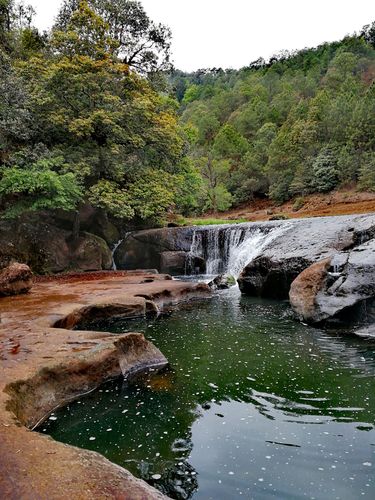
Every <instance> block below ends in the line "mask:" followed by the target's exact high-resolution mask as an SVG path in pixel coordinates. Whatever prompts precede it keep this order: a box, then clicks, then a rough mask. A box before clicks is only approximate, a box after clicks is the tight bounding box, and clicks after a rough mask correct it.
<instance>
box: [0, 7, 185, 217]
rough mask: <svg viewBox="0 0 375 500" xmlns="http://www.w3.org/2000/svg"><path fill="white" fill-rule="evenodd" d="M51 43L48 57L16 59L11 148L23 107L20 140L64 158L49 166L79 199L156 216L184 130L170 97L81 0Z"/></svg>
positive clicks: (166, 198)
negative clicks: (17, 89) (126, 57)
mask: <svg viewBox="0 0 375 500" xmlns="http://www.w3.org/2000/svg"><path fill="white" fill-rule="evenodd" d="M51 46H52V47H53V49H54V54H53V56H52V57H49V56H48V57H46V56H45V55H44V54H40V55H37V56H35V57H32V58H31V59H30V60H29V61H27V62H24V63H22V62H20V63H19V64H18V67H19V69H18V76H17V77H18V78H19V79H20V81H22V88H23V89H24V91H25V92H26V93H25V98H24V99H23V100H22V99H19V103H18V104H19V105H20V108H21V109H20V119H18V121H17V123H16V124H15V127H14V128H15V133H14V134H13V136H14V137H13V136H12V137H11V139H12V143H13V146H14V147H15V148H16V149H17V147H18V148H19V146H20V141H21V140H22V139H23V136H22V130H23V129H22V126H20V125H19V124H18V122H19V121H21V118H22V113H21V111H22V112H26V111H27V113H28V114H27V115H26V116H27V118H28V122H27V123H28V125H29V127H28V129H27V133H28V134H29V135H28V136H27V137H25V141H26V142H32V143H34V144H40V143H42V144H44V145H45V147H46V150H47V151H48V152H49V153H48V154H49V155H50V156H51V157H52V158H55V157H60V156H62V157H63V158H64V165H63V166H62V167H61V169H60V171H59V172H56V173H58V174H59V175H69V176H70V177H67V178H66V179H75V180H76V182H77V183H78V185H79V186H81V187H82V197H81V200H82V201H90V202H91V203H92V204H93V205H94V206H95V207H97V208H100V209H104V210H105V211H106V212H107V213H108V214H112V215H113V216H116V217H122V218H124V219H131V218H133V217H139V218H148V217H150V218H152V219H154V220H156V219H158V218H159V217H160V216H161V215H162V214H164V213H165V212H166V211H167V210H168V208H169V207H170V206H171V205H172V204H173V200H174V196H175V193H176V189H177V188H175V185H176V184H177V177H176V175H177V174H178V175H183V173H182V174H181V172H180V170H179V163H180V160H181V158H182V155H183V148H184V138H183V133H182V131H181V130H180V128H179V126H178V123H177V117H176V115H175V109H176V105H175V103H174V102H173V101H171V100H170V99H169V98H168V97H167V96H162V95H158V94H157V93H156V92H155V91H153V89H152V88H151V87H150V85H149V84H148V82H147V81H146V80H145V79H144V78H142V77H140V76H138V75H137V74H136V73H134V72H130V71H129V67H128V65H126V64H124V63H122V62H120V61H119V60H118V59H117V57H116V56H115V55H114V54H113V50H112V49H113V46H115V44H114V42H113V40H112V39H111V38H109V37H108V31H107V25H106V23H105V21H103V19H101V18H100V16H98V15H97V14H96V13H95V12H94V11H93V10H92V9H90V8H89V6H88V4H87V2H85V1H81V2H80V4H79V8H78V10H76V11H74V12H73V14H72V16H71V19H70V22H69V23H68V24H67V27H66V30H64V31H58V30H55V31H54V32H53V35H52V39H51ZM14 81H16V80H14ZM11 84H12V82H9V84H8V87H9V91H8V94H9V95H12V94H11V90H12V89H11ZM13 93H14V90H13ZM8 101H9V99H8ZM8 101H7V102H6V103H5V106H4V108H5V109H6V110H8V114H5V113H4V116H5V118H6V119H5V120H4V130H5V127H6V126H8V136H9V132H10V131H11V127H9V125H10V124H11V117H12V116H13V117H17V115H14V114H11V113H10V111H12V106H13V111H14V110H17V108H16V104H14V103H13V104H12V103H11V102H8ZM0 104H1V102H0ZM0 118H1V107H0ZM0 130H1V121H0ZM17 143H18V144H17ZM4 172H5V173H4V174H3V175H4V178H5V177H6V170H5V171H4ZM32 172H33V175H34V174H35V172H36V169H35V168H33V169H32ZM156 172H157V173H156ZM17 173H18V174H19V171H18V170H17ZM175 177H176V178H175ZM53 178H55V177H53ZM63 179H65V177H64V178H63ZM151 180H152V181H151ZM72 182H73V181H72ZM169 188H170V191H169V192H168V193H167V190H168V189H169ZM147 193H148V194H147ZM26 194H27V193H26V192H25V195H26ZM28 206H29V205H25V207H26V208H27V207H28ZM66 207H68V205H66Z"/></svg>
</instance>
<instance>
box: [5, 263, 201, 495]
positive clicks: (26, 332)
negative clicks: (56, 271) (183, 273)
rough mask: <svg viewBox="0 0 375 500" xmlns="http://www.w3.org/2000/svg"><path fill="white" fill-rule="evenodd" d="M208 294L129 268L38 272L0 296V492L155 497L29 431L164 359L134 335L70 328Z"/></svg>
mask: <svg viewBox="0 0 375 500" xmlns="http://www.w3.org/2000/svg"><path fill="white" fill-rule="evenodd" d="M209 295H210V291H209V288H208V287H207V286H206V285H204V284H195V283H185V282H181V281H172V280H171V279H170V277H169V276H166V275H159V274H150V273H147V272H136V273H118V274H117V273H100V274H99V275H98V276H97V279H94V278H93V276H91V279H89V280H86V279H85V276H84V275H83V276H81V279H80V278H79V276H75V277H73V278H71V279H69V277H64V278H63V279H60V280H57V281H54V280H45V281H43V280H42V282H40V283H36V284H35V285H34V287H33V288H32V290H31V292H29V293H28V294H26V295H19V296H16V297H6V298H3V299H1V301H0V317H1V322H0V345H1V351H0V353H1V354H0V356H1V364H2V367H3V370H2V375H3V376H2V379H1V382H0V386H1V387H0V452H1V453H0V469H1V470H2V474H1V477H0V496H1V497H2V498H38V499H44V498H45V499H47V498H48V499H54V498H56V499H61V498H67V497H69V496H70V497H72V498H92V497H95V498H129V499H130V498H131V499H146V498H147V499H151V498H163V495H161V494H160V493H159V492H158V491H157V490H155V489H153V488H152V487H150V486H149V485H148V484H146V483H145V482H143V481H141V480H139V479H136V478H135V477H134V476H132V475H131V474H130V473H129V472H127V471H126V470H124V469H122V468H121V467H118V466H116V465H115V464H112V463H111V462H109V461H108V460H106V459H105V458H104V457H102V456H101V455H99V454H97V453H94V452H90V451H87V450H81V449H77V448H74V447H71V446H67V445H64V444H62V443H58V442H55V441H53V440H52V439H51V438H49V437H47V436H44V435H41V434H38V433H35V432H32V431H31V429H32V428H34V427H35V426H36V425H38V424H39V423H40V422H42V421H43V419H45V418H46V417H47V416H48V415H49V414H50V413H51V412H52V411H53V410H54V409H56V408H57V407H59V406H61V405H64V404H66V403H67V402H69V401H70V400H72V399H75V398H77V397H79V396H81V395H82V394H84V393H87V392H89V391H91V390H93V389H95V388H96V387H98V386H99V385H101V384H102V383H103V382H105V381H106V380H109V379H111V378H115V377H119V376H120V375H121V374H123V375H124V376H125V377H128V378H131V377H132V376H134V375H135V374H136V373H138V372H139V371H145V370H148V369H153V370H157V369H160V368H162V367H164V366H166V365H167V363H168V362H167V360H166V359H165V357H164V356H163V355H162V353H160V351H158V350H157V349H156V348H155V346H153V345H152V344H151V343H150V342H148V341H147V340H146V339H145V338H144V337H143V335H142V334H137V333H131V334H125V335H120V336H119V335H113V334H109V333H99V332H95V331H79V330H74V331H73V330H72V328H74V327H76V326H77V325H79V324H82V323H85V322H87V321H91V320H98V319H102V318H108V317H126V318H128V317H136V316H140V317H141V316H145V315H146V314H155V313H157V312H162V311H163V310H164V309H165V308H167V307H169V306H173V305H176V304H178V303H180V302H182V301H186V300H190V299H193V298H202V297H208V296H209Z"/></svg>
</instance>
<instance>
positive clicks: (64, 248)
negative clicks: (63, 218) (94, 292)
mask: <svg viewBox="0 0 375 500" xmlns="http://www.w3.org/2000/svg"><path fill="white" fill-rule="evenodd" d="M14 261H19V262H24V263H26V264H27V265H29V266H30V268H31V269H32V270H33V271H34V272H35V273H37V274H49V273H58V272H63V271H67V270H71V271H100V270H105V269H111V267H112V254H111V251H110V249H109V247H108V245H107V244H106V242H105V241H104V240H103V239H101V238H99V237H98V236H95V235H93V234H90V233H80V235H79V238H77V239H73V238H72V232H71V231H68V230H66V229H61V228H59V227H57V226H56V225H54V222H53V220H52V219H50V218H48V217H42V216H39V215H38V216H33V217H23V218H22V219H18V220H16V221H3V222H0V268H1V267H6V266H7V265H9V264H10V263H11V262H14Z"/></svg>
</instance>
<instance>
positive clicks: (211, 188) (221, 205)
mask: <svg viewBox="0 0 375 500" xmlns="http://www.w3.org/2000/svg"><path fill="white" fill-rule="evenodd" d="M198 165H199V168H200V172H201V175H202V178H203V182H204V186H205V202H204V205H203V209H204V210H213V211H214V212H217V211H224V210H227V209H228V208H230V206H231V204H232V196H231V194H230V193H229V191H228V190H227V188H226V186H225V180H226V178H227V176H228V174H229V169H230V164H229V162H228V161H225V160H215V159H214V158H213V155H212V153H209V154H208V155H207V156H205V157H202V158H199V160H198Z"/></svg>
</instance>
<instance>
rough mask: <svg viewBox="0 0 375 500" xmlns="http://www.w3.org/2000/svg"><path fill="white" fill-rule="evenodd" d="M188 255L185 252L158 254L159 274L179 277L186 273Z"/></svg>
mask: <svg viewBox="0 0 375 500" xmlns="http://www.w3.org/2000/svg"><path fill="white" fill-rule="evenodd" d="M188 257H189V254H188V253H187V252H182V251H180V252H162V253H161V254H160V272H162V273H166V274H171V275H174V276H176V275H181V274H185V273H186V267H187V262H188Z"/></svg>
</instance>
